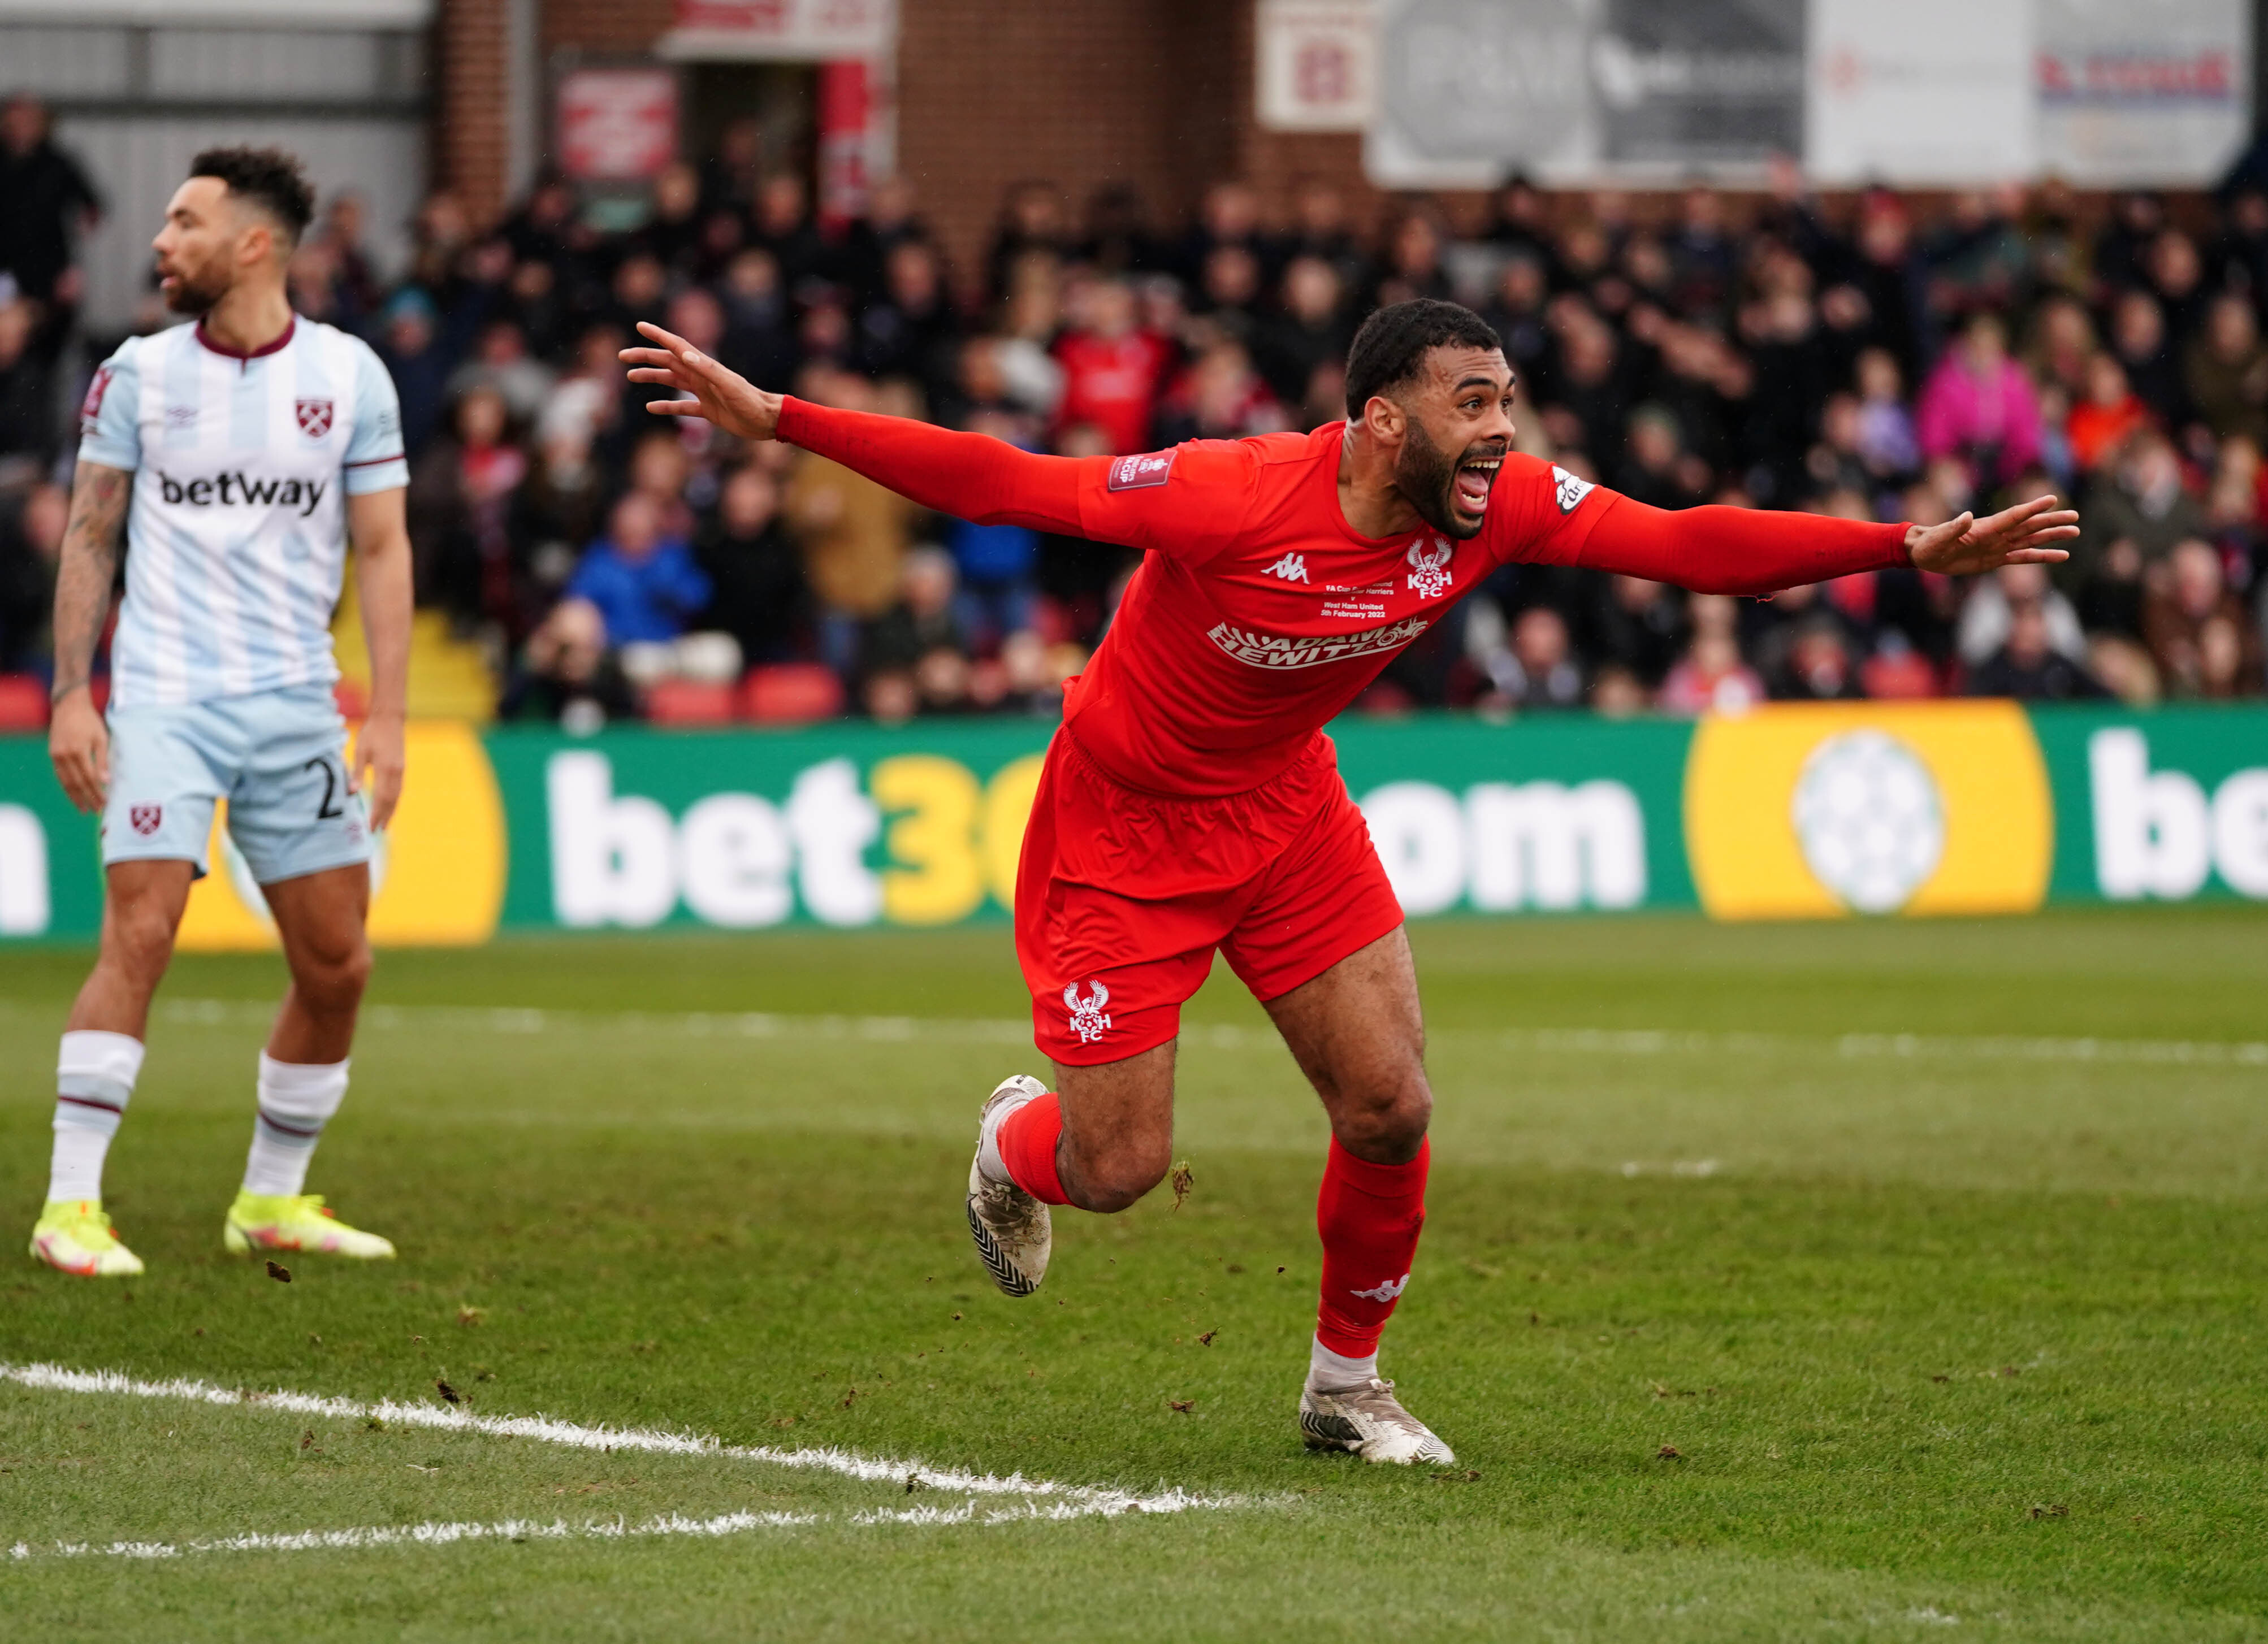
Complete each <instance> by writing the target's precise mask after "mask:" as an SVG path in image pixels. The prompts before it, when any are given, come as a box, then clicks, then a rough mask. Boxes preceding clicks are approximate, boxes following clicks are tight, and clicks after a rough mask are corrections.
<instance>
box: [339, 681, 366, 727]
mask: <svg viewBox="0 0 2268 1644" xmlns="http://www.w3.org/2000/svg"><path fill="white" fill-rule="evenodd" d="M331 700H332V701H335V702H336V703H337V704H338V705H339V717H340V718H341V719H351V720H357V721H359V720H364V719H367V718H369V717H370V693H369V692H367V691H365V690H364V689H363V688H362V686H359V685H357V684H356V683H355V682H354V681H353V680H352V679H342V680H340V681H339V682H338V683H337V684H336V685H335V686H332V687H331Z"/></svg>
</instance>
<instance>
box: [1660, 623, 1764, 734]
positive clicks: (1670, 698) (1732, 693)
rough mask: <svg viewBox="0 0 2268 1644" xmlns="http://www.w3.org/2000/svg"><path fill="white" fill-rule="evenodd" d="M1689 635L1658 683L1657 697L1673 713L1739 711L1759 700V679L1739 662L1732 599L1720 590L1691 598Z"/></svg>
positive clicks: (1761, 690)
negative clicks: (1690, 630)
mask: <svg viewBox="0 0 2268 1644" xmlns="http://www.w3.org/2000/svg"><path fill="white" fill-rule="evenodd" d="M1690 608H1691V611H1692V618H1693V638H1692V642H1690V644H1689V645H1688V646H1687V647H1686V649H1685V654H1684V655H1683V657H1680V658H1679V659H1678V661H1677V664H1676V665H1675V667H1673V668H1671V669H1670V671H1669V675H1668V678H1667V679H1664V680H1663V681H1662V684H1661V694H1660V698H1659V700H1660V701H1661V707H1662V708H1663V709H1664V710H1665V711H1666V712H1668V713H1672V714H1711V713H1714V714H1740V713H1745V712H1747V711H1748V710H1749V708H1754V707H1755V706H1756V704H1757V703H1759V702H1761V701H1764V681H1763V680H1762V679H1759V678H1758V677H1757V675H1756V670H1755V669H1753V668H1751V667H1749V665H1748V664H1746V663H1744V662H1742V660H1741V647H1740V642H1739V641H1738V640H1737V639H1735V638H1734V609H1733V602H1732V601H1731V600H1730V599H1728V598H1725V597H1724V596H1723V595H1721V594H1697V595H1696V596H1694V598H1693V599H1692V601H1691V606H1690Z"/></svg>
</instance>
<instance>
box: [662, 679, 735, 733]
mask: <svg viewBox="0 0 2268 1644" xmlns="http://www.w3.org/2000/svg"><path fill="white" fill-rule="evenodd" d="M645 716H646V718H647V720H648V721H650V722H651V723H654V724H657V725H729V724H730V723H733V687H732V686H730V685H727V684H724V683H718V684H714V685H711V684H704V683H702V682H700V681H696V680H693V679H658V680H656V681H655V682H654V684H653V686H652V688H651V689H649V690H648V691H647V692H646V694H645Z"/></svg>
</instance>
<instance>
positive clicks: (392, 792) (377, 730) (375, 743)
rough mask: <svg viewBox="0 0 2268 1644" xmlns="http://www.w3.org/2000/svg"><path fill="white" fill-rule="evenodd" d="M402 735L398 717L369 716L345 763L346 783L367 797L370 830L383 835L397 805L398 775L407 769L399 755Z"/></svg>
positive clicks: (403, 755) (403, 756) (404, 756)
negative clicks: (368, 795)
mask: <svg viewBox="0 0 2268 1644" xmlns="http://www.w3.org/2000/svg"><path fill="white" fill-rule="evenodd" d="M404 739H405V738H404V732H403V730H402V723H401V715H399V714H372V716H370V717H369V718H368V719H365V720H364V721H363V722H362V729H361V730H357V732H355V745H354V757H353V758H352V759H350V760H348V761H347V780H348V781H349V782H352V783H353V784H354V785H355V787H356V789H357V790H363V789H367V790H368V792H369V794H370V827H371V832H372V833H384V832H385V831H386V825H387V823H389V822H391V821H393V820H394V806H395V805H397V804H401V774H402V772H403V771H404V770H405V769H407V768H408V767H409V755H408V754H407V753H406V752H404V751H403V742H404Z"/></svg>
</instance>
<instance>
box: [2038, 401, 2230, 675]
mask: <svg viewBox="0 0 2268 1644" xmlns="http://www.w3.org/2000/svg"><path fill="white" fill-rule="evenodd" d="M2079 528H2080V537H2079V540H2078V541H2076V542H2074V543H2073V544H2072V555H2071V558H2070V559H2069V560H2068V561H2065V562H2064V563H2063V565H2062V566H2061V567H2059V568H2058V573H2057V581H2058V583H2059V584H2060V585H2061V586H2063V587H2064V588H2065V589H2066V590H2067V591H2069V592H2070V594H2071V596H2072V598H2073V601H2074V603H2075V604H2076V605H2078V607H2079V613H2080V620H2081V621H2082V622H2084V623H2085V624H2086V626H2087V627H2088V629H2089V630H2094V629H2105V628H2107V629H2109V630H2110V631H2111V632H2113V633H2119V634H2125V635H2132V636H2137V637H2139V635H2140V634H2141V632H2142V627H2141V623H2142V604H2141V600H2142V579H2143V575H2144V573H2145V572H2146V571H2147V569H2149V568H2150V567H2151V566H2154V565H2156V564H2159V563H2161V562H2162V561H2164V560H2165V558H2166V557H2167V555H2169V554H2171V553H2172V552H2173V547H2174V545H2175V544H2176V543H2177V542H2181V541H2184V540H2186V539H2190V538H2192V537H2202V536H2205V535H2207V534H2209V532H2211V529H2212V522H2211V520H2210V519H2209V518H2208V517H2207V516H2206V514H2205V509H2204V507H2203V506H2202V505H2201V504H2200V503H2198V499H2197V498H2196V497H2194V496H2192V495H2190V492H2189V489H2188V485H2187V481H2186V477H2185V476H2184V475H2183V472H2182V463H2181V459H2180V457H2178V456H2177V455H2176V453H2175V451H2174V447H2173V444H2172V443H2171V442H2170V441H2169V440H2168V439H2167V438H2166V437H2165V436H2163V435H2162V434H2159V433H2157V432H2155V431H2154V430H2152V429H2144V430H2142V431H2141V432H2139V433H2137V434H2134V435H2132V436H2131V437H2129V438H2128V440H2127V442H2126V444H2125V445H2124V448H2123V449H2122V451H2121V452H2120V455H2119V457H2118V459H2117V461H2116V462H2114V463H2112V464H2110V465H2108V466H2106V467H2105V468H2104V469H2103V470H2102V472H2101V473H2098V475H2097V477H2096V479H2095V483H2094V484H2092V485H2090V486H2089V487H2088V488H2087V492H2086V495H2084V497H2083V498H2082V499H2081V500H2080V512H2079Z"/></svg>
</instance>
